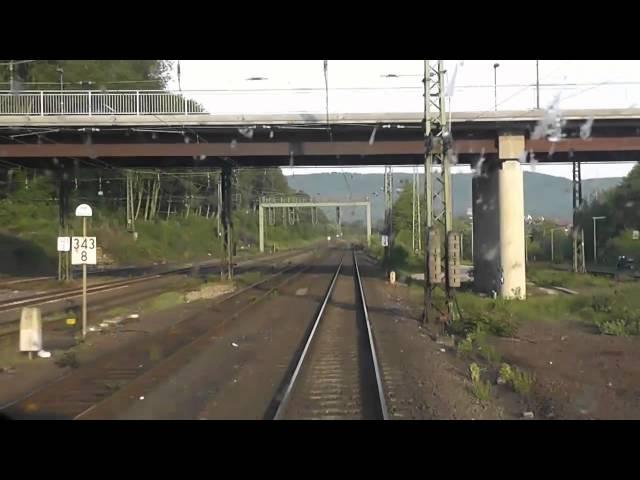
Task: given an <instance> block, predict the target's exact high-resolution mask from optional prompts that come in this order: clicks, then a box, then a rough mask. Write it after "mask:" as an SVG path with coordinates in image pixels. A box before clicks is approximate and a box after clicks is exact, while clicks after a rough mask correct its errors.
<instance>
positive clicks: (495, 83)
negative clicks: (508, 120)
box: [493, 63, 500, 112]
mask: <svg viewBox="0 0 640 480" xmlns="http://www.w3.org/2000/svg"><path fill="white" fill-rule="evenodd" d="M499 66H500V64H499V63H494V64H493V103H494V109H495V111H496V112H497V111H498V67H499Z"/></svg>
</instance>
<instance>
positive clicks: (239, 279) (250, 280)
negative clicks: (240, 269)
mask: <svg viewBox="0 0 640 480" xmlns="http://www.w3.org/2000/svg"><path fill="white" fill-rule="evenodd" d="M263 276H264V275H263V274H262V272H246V273H241V274H240V275H236V276H235V278H234V280H235V282H236V283H237V284H238V285H239V286H246V285H252V284H254V283H256V282H259V281H260V279H262V277H263Z"/></svg>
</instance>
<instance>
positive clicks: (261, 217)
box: [258, 204, 264, 253]
mask: <svg viewBox="0 0 640 480" xmlns="http://www.w3.org/2000/svg"><path fill="white" fill-rule="evenodd" d="M258 210H259V213H258V218H259V220H258V222H259V230H260V253H264V207H263V206H262V204H260V206H259V208H258Z"/></svg>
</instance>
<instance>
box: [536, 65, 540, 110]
mask: <svg viewBox="0 0 640 480" xmlns="http://www.w3.org/2000/svg"><path fill="white" fill-rule="evenodd" d="M538 62H539V61H538V60H536V108H537V109H538V110H540V68H539V67H540V65H539V63H538Z"/></svg>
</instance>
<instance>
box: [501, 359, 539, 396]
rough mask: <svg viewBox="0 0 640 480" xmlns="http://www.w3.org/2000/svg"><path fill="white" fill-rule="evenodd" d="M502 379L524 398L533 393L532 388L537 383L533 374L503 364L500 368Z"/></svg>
mask: <svg viewBox="0 0 640 480" xmlns="http://www.w3.org/2000/svg"><path fill="white" fill-rule="evenodd" d="M500 377H501V378H502V379H503V380H504V381H505V382H506V383H507V384H508V385H510V386H511V388H513V390H514V391H515V392H516V393H518V394H519V395H522V396H527V395H529V393H531V388H532V387H533V383H534V381H535V377H534V376H533V374H530V373H527V372H525V371H524V370H520V369H519V368H518V367H514V366H511V365H509V364H508V363H503V364H502V365H501V366H500Z"/></svg>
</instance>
